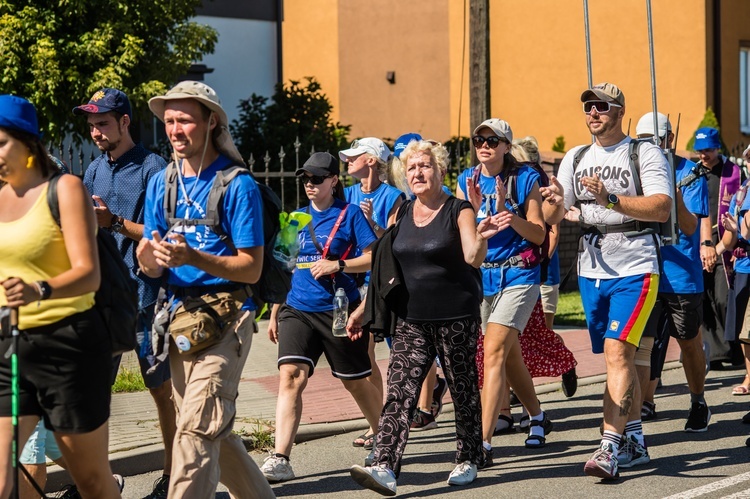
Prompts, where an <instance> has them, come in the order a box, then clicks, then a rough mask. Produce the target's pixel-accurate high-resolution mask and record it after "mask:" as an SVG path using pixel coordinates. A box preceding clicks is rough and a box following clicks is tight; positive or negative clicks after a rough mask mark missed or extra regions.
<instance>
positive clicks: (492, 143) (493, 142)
mask: <svg viewBox="0 0 750 499" xmlns="http://www.w3.org/2000/svg"><path fill="white" fill-rule="evenodd" d="M485 142H487V146H489V148H490V149H495V148H497V146H499V145H500V142H502V143H504V144H507V143H508V141H507V140H503V139H501V138H500V137H498V136H497V135H492V136H490V137H482V136H481V135H475V136H473V137H472V138H471V143H472V144H474V147H476V148H477V149H480V148H481V147H482V146H483V145H484V143H485Z"/></svg>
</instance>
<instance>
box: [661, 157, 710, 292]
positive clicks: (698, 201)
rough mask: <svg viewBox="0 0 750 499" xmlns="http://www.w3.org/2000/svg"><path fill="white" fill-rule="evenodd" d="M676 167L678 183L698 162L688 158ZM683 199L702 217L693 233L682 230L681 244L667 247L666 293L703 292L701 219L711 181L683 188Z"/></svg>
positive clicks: (700, 180)
mask: <svg viewBox="0 0 750 499" xmlns="http://www.w3.org/2000/svg"><path fill="white" fill-rule="evenodd" d="M680 159H681V161H680V163H679V164H678V165H677V168H676V177H675V178H676V179H677V182H679V181H680V180H682V179H683V178H685V177H686V176H688V175H690V173H691V172H692V171H693V168H697V166H696V164H695V163H693V162H692V161H689V160H687V159H685V158H680ZM680 190H681V191H682V200H683V202H684V203H685V207H686V208H687V210H688V211H689V212H690V213H693V214H694V215H695V216H697V217H698V219H699V222H698V227H697V228H696V229H695V232H693V235H692V236H687V235H685V233H684V232H682V231H679V234H678V241H677V244H674V245H670V246H664V247H662V249H661V255H662V260H663V262H664V263H663V265H664V272H662V274H661V278H660V279H659V291H660V292H662V293H677V294H688V293H702V292H703V267H702V266H701V264H700V261H701V259H700V219H701V218H704V217H707V216H708V210H709V206H708V182H707V181H706V177H705V176H701V177H699V178H698V179H697V180H695V181H694V182H692V183H691V184H689V185H687V186H685V187H682V188H681V189H680Z"/></svg>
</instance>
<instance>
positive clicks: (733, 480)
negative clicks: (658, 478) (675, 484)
mask: <svg viewBox="0 0 750 499" xmlns="http://www.w3.org/2000/svg"><path fill="white" fill-rule="evenodd" d="M748 480H750V472H748V473H742V474H741V475H737V476H730V477H729V478H725V479H724V480H719V481H718V482H714V483H709V484H708V485H703V486H702V487H696V488H694V489H692V490H686V491H685V492H680V493H679V494H675V495H672V496H669V497H665V498H664V499H692V498H693V497H698V496H702V495H704V494H708V493H710V492H715V491H717V490H721V489H725V488H727V487H731V486H733V485H736V484H738V483H742V482H746V481H748ZM743 493H744V492H743ZM735 496H736V497H737V498H740V497H749V496H746V495H743V496H739V495H736V494H735V495H734V496H728V497H732V498H734V497H735Z"/></svg>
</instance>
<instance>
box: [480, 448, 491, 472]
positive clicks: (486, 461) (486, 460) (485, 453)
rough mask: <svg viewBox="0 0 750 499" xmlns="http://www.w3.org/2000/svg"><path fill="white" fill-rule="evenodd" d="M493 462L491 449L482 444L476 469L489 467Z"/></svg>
mask: <svg viewBox="0 0 750 499" xmlns="http://www.w3.org/2000/svg"><path fill="white" fill-rule="evenodd" d="M494 464H495V463H494V462H493V460H492V449H490V450H487V449H485V448H484V445H483V446H482V456H481V457H480V458H479V464H477V469H479V470H483V469H485V468H490V467H491V466H493V465H494Z"/></svg>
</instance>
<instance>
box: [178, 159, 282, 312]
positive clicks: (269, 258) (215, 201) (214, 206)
mask: <svg viewBox="0 0 750 499" xmlns="http://www.w3.org/2000/svg"><path fill="white" fill-rule="evenodd" d="M177 173H178V172H177V166H176V165H175V163H174V162H172V163H170V164H169V166H167V170H166V173H165V175H166V176H165V180H164V216H165V219H166V220H167V224H168V225H169V226H170V227H172V226H173V225H174V224H176V223H178V222H179V223H186V224H187V225H207V226H209V227H210V228H211V230H212V231H213V232H214V234H216V235H217V236H218V237H219V239H221V241H222V242H224V244H226V245H227V246H229V247H230V248H231V249H232V250H233V251H236V248H235V247H234V244H233V243H232V241H231V239H230V238H229V235H228V234H227V233H226V232H224V229H223V228H222V226H221V210H222V207H223V205H224V203H223V201H224V194H225V193H226V191H227V188H228V187H229V184H230V182H232V180H234V178H235V177H237V175H250V177H251V178H252V179H253V180H254V181H255V183H256V184H257V186H258V189H259V190H260V196H261V201H262V204H263V243H264V249H263V268H262V270H261V274H260V279H258V282H256V283H255V284H252V285H250V288H251V289H252V292H253V300H254V301H255V303H256V304H257V305H258V307H259V308H262V307H263V305H264V304H265V303H284V301H286V295H287V293H289V290H290V289H291V287H292V273H291V272H289V271H288V270H286V269H285V268H283V267H282V265H281V263H280V262H278V261H277V260H276V258H274V256H273V247H274V244H275V242H276V236H277V235H278V233H279V231H280V230H281V223H280V222H279V214H280V213H281V212H282V206H281V200H280V199H279V197H278V196H277V195H276V193H275V192H273V190H271V188H270V187H268V186H267V185H265V184H263V183H260V182H258V181H257V179H255V177H254V176H253V174H252V172H251V171H250V170H249V169H248V168H247V167H245V166H244V165H237V164H232V165H229V166H227V167H226V168H224V169H222V170H219V171H218V172H216V176H215V177H214V181H213V184H212V185H211V190H210V191H209V194H208V203H207V206H206V217H205V218H199V219H190V220H185V219H182V218H176V216H175V210H176V207H177V196H178V189H179V186H178V185H177Z"/></svg>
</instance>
